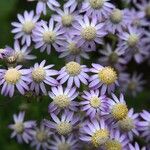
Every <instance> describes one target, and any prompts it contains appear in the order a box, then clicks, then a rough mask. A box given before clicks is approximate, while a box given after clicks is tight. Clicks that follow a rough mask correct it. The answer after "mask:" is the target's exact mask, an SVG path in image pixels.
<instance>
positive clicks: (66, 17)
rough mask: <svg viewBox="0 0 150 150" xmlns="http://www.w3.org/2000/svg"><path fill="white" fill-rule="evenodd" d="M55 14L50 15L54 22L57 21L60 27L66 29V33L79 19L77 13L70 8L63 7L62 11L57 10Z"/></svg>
mask: <svg viewBox="0 0 150 150" xmlns="http://www.w3.org/2000/svg"><path fill="white" fill-rule="evenodd" d="M57 14H58V15H56V14H54V15H52V17H53V18H54V20H55V21H57V22H58V23H59V24H60V25H61V26H63V27H64V29H66V32H69V30H67V29H70V28H71V27H72V24H74V23H75V22H77V20H78V19H80V18H81V16H79V12H78V11H75V8H74V10H73V9H71V7H63V10H61V9H57Z"/></svg>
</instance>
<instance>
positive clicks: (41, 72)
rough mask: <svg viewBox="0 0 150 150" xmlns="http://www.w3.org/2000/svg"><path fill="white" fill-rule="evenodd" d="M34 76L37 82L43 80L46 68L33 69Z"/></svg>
mask: <svg viewBox="0 0 150 150" xmlns="http://www.w3.org/2000/svg"><path fill="white" fill-rule="evenodd" d="M32 78H33V80H34V81H35V82H37V83H39V82H42V81H43V80H44V78H45V70H44V69H43V68H41V67H39V68H36V69H34V70H33V71H32Z"/></svg>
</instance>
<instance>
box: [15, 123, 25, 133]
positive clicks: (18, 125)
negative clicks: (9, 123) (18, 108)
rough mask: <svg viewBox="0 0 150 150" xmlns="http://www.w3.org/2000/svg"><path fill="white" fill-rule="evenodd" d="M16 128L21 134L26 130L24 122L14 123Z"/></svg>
mask: <svg viewBox="0 0 150 150" xmlns="http://www.w3.org/2000/svg"><path fill="white" fill-rule="evenodd" d="M14 129H15V131H16V132H17V133H18V134H21V133H23V131H24V125H23V123H22V122H17V123H16V124H15V125H14Z"/></svg>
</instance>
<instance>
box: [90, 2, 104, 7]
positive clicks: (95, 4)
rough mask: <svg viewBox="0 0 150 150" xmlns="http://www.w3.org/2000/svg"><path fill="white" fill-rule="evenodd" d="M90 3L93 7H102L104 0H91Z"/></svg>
mask: <svg viewBox="0 0 150 150" xmlns="http://www.w3.org/2000/svg"><path fill="white" fill-rule="evenodd" d="M89 3H90V5H91V7H92V8H93V9H100V8H102V7H103V4H104V0H89Z"/></svg>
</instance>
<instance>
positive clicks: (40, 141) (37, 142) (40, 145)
mask: <svg viewBox="0 0 150 150" xmlns="http://www.w3.org/2000/svg"><path fill="white" fill-rule="evenodd" d="M51 135H52V132H51V131H50V129H49V128H47V127H45V126H44V124H43V123H41V125H40V127H39V128H35V129H34V130H33V131H32V141H31V147H35V148H36V150H40V149H43V150H48V149H49V148H50V141H51V140H50V137H51Z"/></svg>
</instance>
